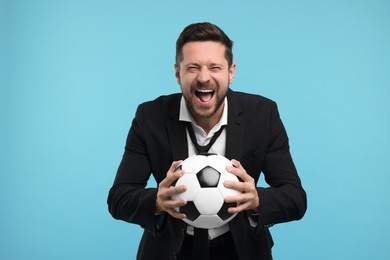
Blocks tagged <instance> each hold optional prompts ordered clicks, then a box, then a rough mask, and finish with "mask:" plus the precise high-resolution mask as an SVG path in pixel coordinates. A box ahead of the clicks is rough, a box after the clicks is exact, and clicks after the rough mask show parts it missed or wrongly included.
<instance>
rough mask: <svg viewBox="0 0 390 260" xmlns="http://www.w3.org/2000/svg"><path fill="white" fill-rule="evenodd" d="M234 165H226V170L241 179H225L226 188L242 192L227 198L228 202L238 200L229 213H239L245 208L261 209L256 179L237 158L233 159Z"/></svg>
mask: <svg viewBox="0 0 390 260" xmlns="http://www.w3.org/2000/svg"><path fill="white" fill-rule="evenodd" d="M231 162H232V163H233V165H234V167H233V166H228V167H226V171H227V172H229V173H232V174H234V175H236V176H237V177H238V178H239V179H240V180H241V181H240V182H236V181H225V182H224V186H225V187H226V188H230V189H234V190H237V191H239V192H241V194H239V195H235V196H229V197H226V198H225V202H226V203H234V202H238V203H239V204H238V205H237V207H232V208H229V209H228V212H229V213H232V214H233V213H238V212H241V211H243V210H254V211H256V212H258V211H259V195H258V193H257V190H256V183H255V181H254V179H253V178H252V177H251V176H250V175H249V174H248V173H247V172H246V171H245V169H244V168H243V167H242V165H241V163H240V162H239V161H237V160H234V159H233V160H231Z"/></svg>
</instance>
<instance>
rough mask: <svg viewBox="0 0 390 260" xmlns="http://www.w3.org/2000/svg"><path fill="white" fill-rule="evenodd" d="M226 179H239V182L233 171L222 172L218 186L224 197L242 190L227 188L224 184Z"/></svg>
mask: <svg viewBox="0 0 390 260" xmlns="http://www.w3.org/2000/svg"><path fill="white" fill-rule="evenodd" d="M224 181H237V182H238V181H239V180H238V178H237V176H236V175H234V174H232V173H225V174H221V178H220V180H219V183H218V187H217V188H218V189H219V191H220V192H221V194H222V196H223V197H224V198H225V197H227V196H234V195H238V194H240V192H239V191H237V190H234V189H230V188H226V187H225V186H224V185H223V183H224Z"/></svg>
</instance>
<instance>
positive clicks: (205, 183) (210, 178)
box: [196, 166, 221, 188]
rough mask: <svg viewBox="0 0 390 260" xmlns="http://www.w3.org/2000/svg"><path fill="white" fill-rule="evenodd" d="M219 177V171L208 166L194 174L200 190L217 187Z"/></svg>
mask: <svg viewBox="0 0 390 260" xmlns="http://www.w3.org/2000/svg"><path fill="white" fill-rule="evenodd" d="M220 176H221V174H220V173H219V171H217V170H216V169H214V168H212V167H210V166H207V167H205V168H203V169H202V170H200V171H199V172H198V173H197V174H196V177H197V178H198V181H199V184H200V187H202V188H209V187H217V185H218V182H219V177H220Z"/></svg>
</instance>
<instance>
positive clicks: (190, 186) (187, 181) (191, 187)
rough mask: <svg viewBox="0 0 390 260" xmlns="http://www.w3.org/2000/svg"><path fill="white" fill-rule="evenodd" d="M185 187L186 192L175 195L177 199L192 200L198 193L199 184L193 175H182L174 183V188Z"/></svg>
mask: <svg viewBox="0 0 390 260" xmlns="http://www.w3.org/2000/svg"><path fill="white" fill-rule="evenodd" d="M179 185H185V186H187V190H186V191H185V192H183V193H180V194H177V197H178V198H179V199H185V200H190V201H192V200H194V199H195V197H196V196H197V194H198V193H199V191H200V189H201V188H200V184H199V181H198V178H197V177H196V175H195V174H184V175H183V176H181V177H180V178H179V179H178V180H177V183H176V186H179Z"/></svg>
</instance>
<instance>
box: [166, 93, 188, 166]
mask: <svg viewBox="0 0 390 260" xmlns="http://www.w3.org/2000/svg"><path fill="white" fill-rule="evenodd" d="M180 98H181V95H179V98H178V100H177V102H176V104H175V105H174V106H173V107H172V109H171V111H170V116H171V121H168V122H167V125H166V126H167V131H168V137H169V144H170V147H171V151H172V159H173V161H178V160H184V159H186V158H187V157H188V144H187V132H186V125H185V123H184V122H180V121H179V111H180Z"/></svg>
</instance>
